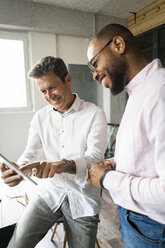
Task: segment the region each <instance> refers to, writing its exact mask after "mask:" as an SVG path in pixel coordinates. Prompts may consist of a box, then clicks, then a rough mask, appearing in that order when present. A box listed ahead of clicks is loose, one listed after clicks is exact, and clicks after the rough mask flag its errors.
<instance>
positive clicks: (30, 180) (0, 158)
mask: <svg viewBox="0 0 165 248" xmlns="http://www.w3.org/2000/svg"><path fill="white" fill-rule="evenodd" d="M0 162H2V163H4V164H5V165H7V166H8V167H9V168H10V169H13V170H14V171H15V172H16V173H17V174H19V175H21V176H22V177H23V178H24V179H25V180H28V181H29V182H31V183H33V184H35V185H37V183H36V182H35V181H34V180H32V179H31V178H30V177H29V176H27V175H26V174H25V173H24V172H23V171H21V170H20V169H19V168H18V167H17V166H16V165H15V164H14V163H12V162H11V161H9V160H8V159H7V158H5V156H3V155H2V154H0Z"/></svg>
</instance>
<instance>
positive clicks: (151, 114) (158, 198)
mask: <svg viewBox="0 0 165 248" xmlns="http://www.w3.org/2000/svg"><path fill="white" fill-rule="evenodd" d="M126 91H127V92H128V94H129V99H128V102H127V105H126V109H125V112H124V115H123V118H122V121H121V124H120V128H119V131H118V134H117V143H116V153H115V157H114V163H115V164H116V171H111V172H109V173H108V174H107V175H106V177H105V179H104V182H103V185H104V187H105V188H107V189H108V190H109V192H110V194H111V196H112V198H113V200H114V202H115V203H116V204H118V205H120V206H122V207H124V208H126V209H129V210H132V211H135V212H138V213H141V214H144V215H147V216H148V217H150V218H151V219H154V220H156V221H158V222H160V223H163V224H165V69H164V68H162V65H161V62H160V60H158V59H156V60H154V61H152V62H151V63H150V64H148V65H147V66H146V67H145V68H144V69H143V70H142V71H140V72H139V73H138V74H137V75H136V76H135V77H134V78H133V79H132V80H131V81H130V83H129V84H128V85H127V86H126Z"/></svg>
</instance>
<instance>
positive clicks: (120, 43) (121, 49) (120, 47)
mask: <svg viewBox="0 0 165 248" xmlns="http://www.w3.org/2000/svg"><path fill="white" fill-rule="evenodd" d="M113 44H114V50H115V52H117V53H118V54H124V53H125V49H126V44H125V41H124V39H123V38H122V37H121V36H115V37H114V38H113Z"/></svg>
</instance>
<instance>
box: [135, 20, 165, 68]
mask: <svg viewBox="0 0 165 248" xmlns="http://www.w3.org/2000/svg"><path fill="white" fill-rule="evenodd" d="M136 40H137V42H138V44H139V47H140V48H141V50H142V52H143V54H144V55H145V57H146V58H147V59H149V60H153V59H155V58H159V59H160V60H161V62H162V64H163V66H165V24H163V25H160V26H158V27H156V28H153V29H151V30H149V31H147V32H144V33H142V34H140V35H137V36H136Z"/></svg>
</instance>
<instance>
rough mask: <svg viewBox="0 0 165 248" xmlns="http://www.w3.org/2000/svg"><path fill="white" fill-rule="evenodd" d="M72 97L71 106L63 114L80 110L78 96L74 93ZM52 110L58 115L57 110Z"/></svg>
mask: <svg viewBox="0 0 165 248" xmlns="http://www.w3.org/2000/svg"><path fill="white" fill-rule="evenodd" d="M73 95H74V97H75V99H74V102H73V103H72V105H71V106H70V108H69V109H68V110H67V111H66V112H65V113H64V114H66V113H70V112H71V111H75V112H76V111H78V110H79V108H80V105H81V100H80V98H79V96H78V95H77V94H76V93H74V94H73ZM53 110H54V111H56V112H57V113H59V112H58V110H56V109H55V108H53ZM64 114H63V115H64Z"/></svg>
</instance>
